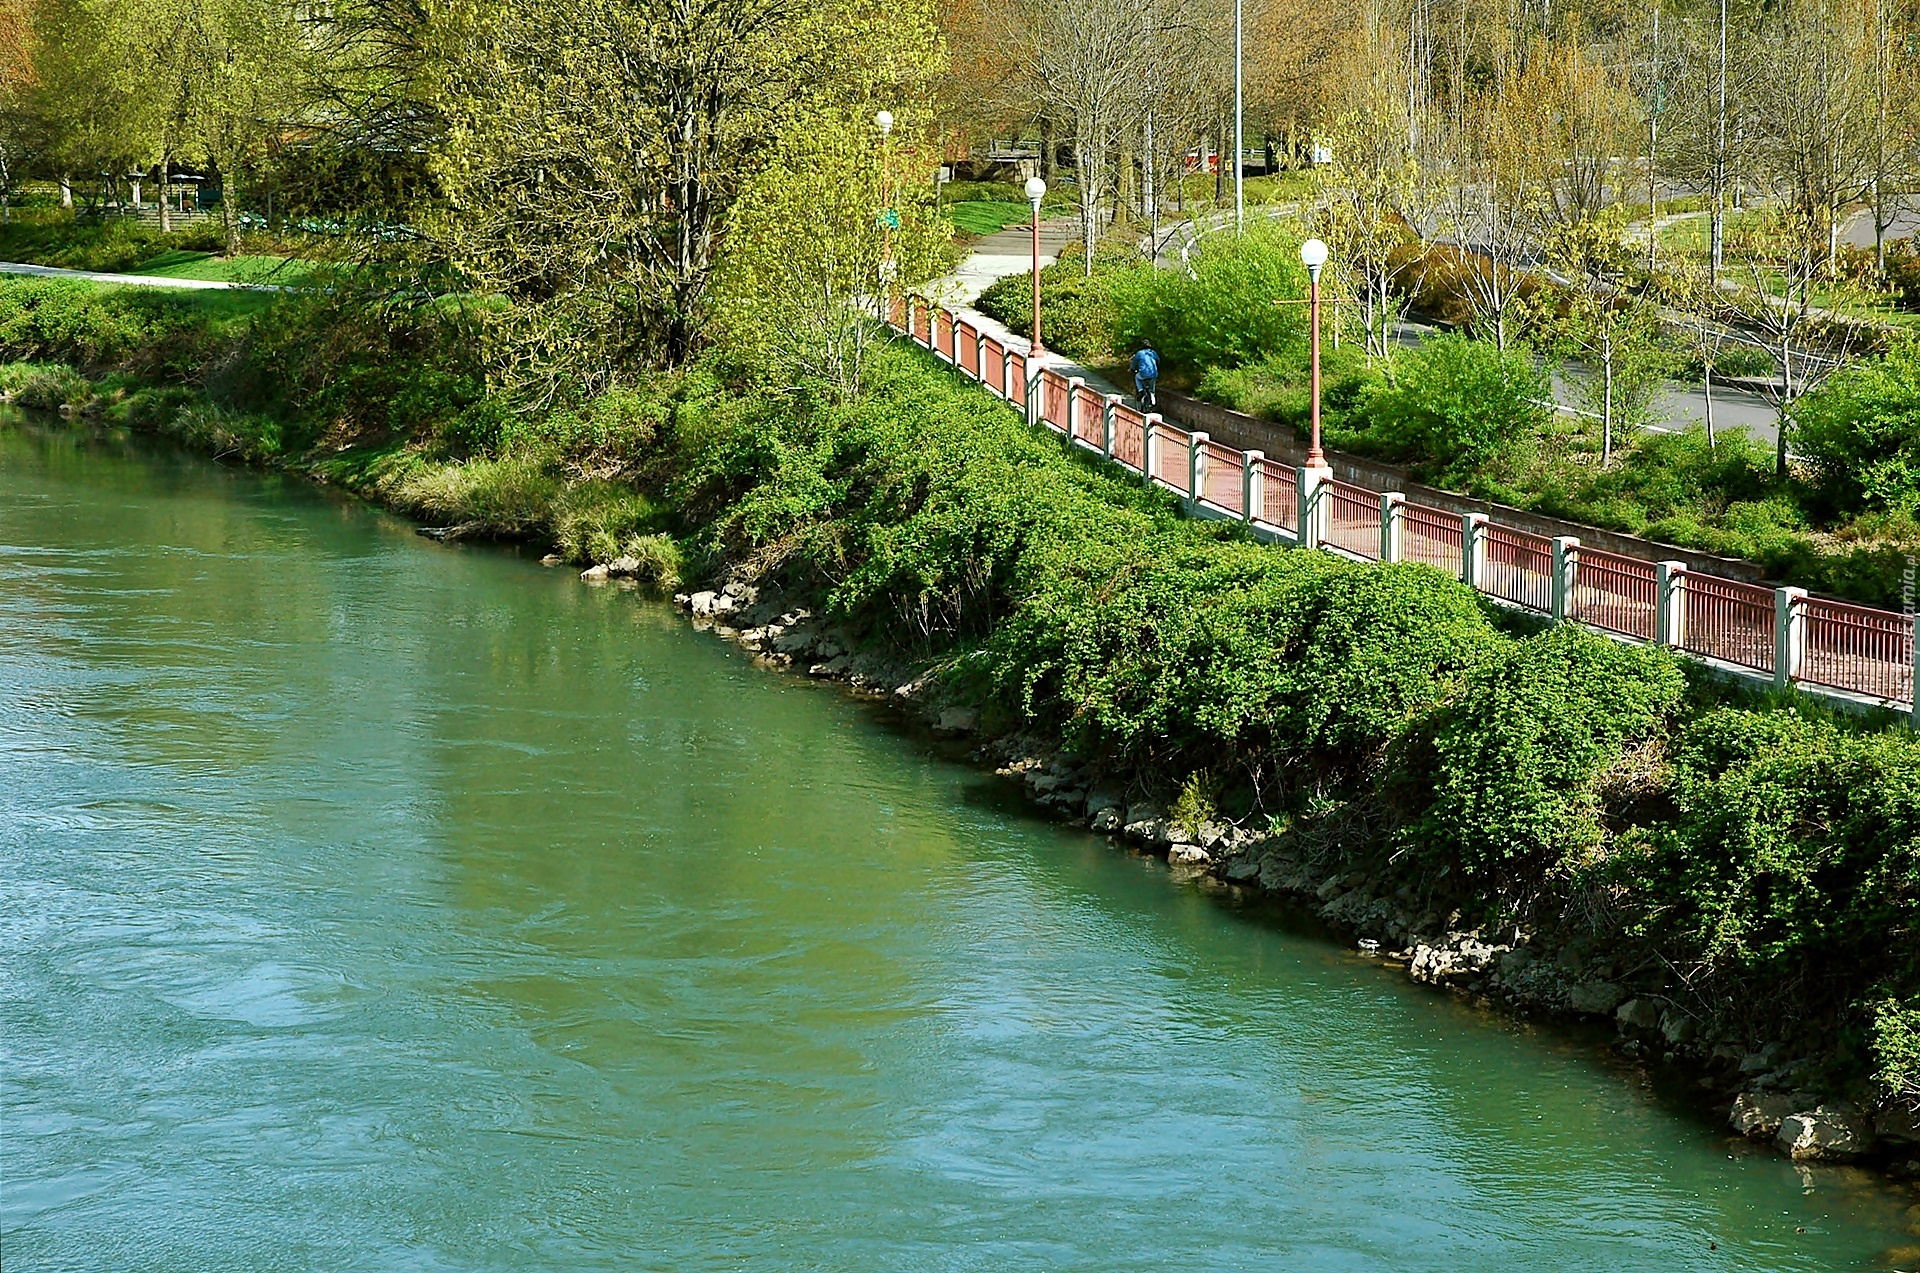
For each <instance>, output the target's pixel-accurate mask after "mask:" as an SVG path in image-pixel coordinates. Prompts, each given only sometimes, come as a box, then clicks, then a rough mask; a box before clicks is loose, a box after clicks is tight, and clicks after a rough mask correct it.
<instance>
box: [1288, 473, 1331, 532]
mask: <svg viewBox="0 0 1920 1273" xmlns="http://www.w3.org/2000/svg"><path fill="white" fill-rule="evenodd" d="M1329 476H1330V472H1329V470H1327V469H1323V468H1318V467H1315V466H1313V465H1307V464H1303V465H1301V466H1300V467H1299V468H1298V469H1296V470H1295V471H1294V490H1295V492H1296V493H1297V499H1298V501H1299V513H1300V524H1299V526H1298V527H1296V534H1297V536H1298V537H1297V539H1296V540H1295V542H1296V543H1298V544H1299V545H1300V547H1302V548H1318V547H1319V546H1320V541H1321V539H1322V538H1323V537H1324V536H1323V535H1322V533H1321V530H1322V527H1323V526H1324V525H1325V523H1326V519H1325V518H1324V517H1322V516H1321V507H1320V505H1321V502H1322V487H1321V483H1322V482H1324V481H1326V479H1327V478H1328V477H1329Z"/></svg>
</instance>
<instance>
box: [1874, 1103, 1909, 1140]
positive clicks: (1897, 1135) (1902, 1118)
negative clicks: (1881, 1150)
mask: <svg viewBox="0 0 1920 1273" xmlns="http://www.w3.org/2000/svg"><path fill="white" fill-rule="evenodd" d="M1873 1134H1874V1135H1876V1136H1878V1137H1879V1138H1880V1139H1882V1140H1886V1141H1892V1142H1893V1143H1894V1144H1896V1145H1920V1109H1915V1108H1914V1107H1913V1106H1911V1105H1889V1106H1887V1107H1886V1108H1885V1109H1883V1110H1881V1111H1880V1112H1879V1113H1878V1114H1876V1115H1875V1116H1874V1119H1873Z"/></svg>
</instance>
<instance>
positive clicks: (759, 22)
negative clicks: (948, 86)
mask: <svg viewBox="0 0 1920 1273" xmlns="http://www.w3.org/2000/svg"><path fill="white" fill-rule="evenodd" d="M430 41H431V44H432V49H433V53H434V56H435V57H436V59H437V61H438V65H439V66H440V67H441V68H442V71H441V74H440V77H439V80H438V82H437V83H436V84H435V86H434V88H433V100H434V102H435V103H436V105H437V106H438V108H439V109H440V110H441V111H442V112H443V113H444V117H445V121H446V129H445V135H444V139H443V141H442V143H441V144H440V146H439V147H438V149H437V153H436V155H435V160H434V169H435V175H436V177H437V179H438V181H439V183H440V186H441V188H442V189H443V190H444V192H445V196H446V204H445V208H444V212H443V214H441V215H439V216H436V217H435V218H433V219H432V220H431V221H430V222H429V228H430V230H431V232H432V233H433V234H434V235H435V237H436V240H437V242H438V244H439V245H440V247H441V248H442V249H443V250H444V251H445V253H446V254H447V256H448V258H449V259H450V260H451V262H452V264H453V265H454V267H455V268H456V269H457V270H458V271H459V272H460V273H461V274H462V275H463V276H464V277H465V278H466V279H467V280H468V282H469V284H470V285H471V286H474V287H477V288H480V289H484V290H487V291H492V292H497V293H500V294H502V295H503V296H505V297H506V298H508V299H509V300H510V301H511V302H512V303H513V309H512V311H511V312H510V313H509V314H508V315H507V316H506V317H505V318H504V319H503V322H502V335H503V336H504V338H505V345H504V353H505V357H504V358H503V359H502V368H503V370H504V371H506V372H507V373H509V376H510V379H511V380H512V381H513V382H515V383H516V384H517V385H518V386H519V387H520V388H521V389H522V390H523V391H526V392H529V393H533V394H536V395H539V394H551V393H553V392H557V391H559V390H560V389H562V388H563V387H564V386H567V385H569V384H571V385H574V386H577V387H581V388H588V389H590V388H593V387H594V386H596V385H599V384H604V383H606V382H607V381H608V380H610V379H611V378H612V377H613V376H614V375H615V373H616V369H617V368H619V367H621V366H623V365H626V364H629V363H634V362H638V363H647V364H678V363H682V362H684V361H685V360H686V359H687V358H688V357H689V356H690V355H691V354H692V353H693V352H694V351H695V348H696V346H697V345H698V343H699V341H700V339H701V337H702V333H703V330H704V328H705V325H706V323H707V321H708V318H709V313H708V311H709V300H710V298H709V289H710V284H711V282H712V278H713V271H714V265H715V260H716V250H717V248H718V246H719V243H720V239H721V236H722V232H723V227H725V225H726V224H727V216H728V214H729V212H730V211H731V209H732V208H733V206H734V204H735V202H736V200H737V199H738V198H739V197H740V195H741V192H742V190H743V189H744V188H745V187H746V185H747V184H748V182H749V181H750V180H751V179H752V177H753V175H754V174H755V173H756V172H757V171H758V170H759V169H760V168H761V167H762V166H764V165H765V164H766V162H767V161H768V158H769V149H770V147H769V143H770V141H771V139H774V138H779V137H783V136H791V134H792V131H793V130H794V129H795V128H797V127H805V126H807V123H808V121H809V120H813V121H817V122H816V125H815V126H838V125H837V124H836V125H825V121H826V120H827V119H828V115H827V114H826V112H829V111H831V110H833V109H834V108H838V107H845V108H849V109H850V110H851V109H852V108H853V107H855V106H859V107H861V108H862V109H863V110H864V113H865V115H866V116H867V117H868V118H871V115H872V109H871V107H870V105H868V104H871V103H884V104H890V105H891V106H892V107H894V108H896V109H898V108H899V107H900V106H901V105H902V104H903V103H908V102H911V101H914V100H918V99H919V98H920V97H922V96H923V95H924V92H925V86H926V85H927V84H928V83H930V81H931V79H932V77H933V75H934V73H935V72H936V70H937V67H938V58H937V52H938V49H937V41H936V38H935V34H934V26H933V20H932V14H931V6H930V5H929V4H927V3H925V2H924V0H911V2H910V3H906V4H883V3H879V2H878V0H829V2H827V3H811V2H809V3H802V2H801V0H684V2H676V3H668V2H667V0H576V2H573V3H567V4H537V5H528V4H518V3H509V2H507V0H453V2H452V3H449V4H448V5H446V6H445V7H444V9H443V10H442V11H441V12H440V14H439V17H438V20H437V21H436V24H435V26H434V28H433V30H432V32H431V33H430ZM858 113H859V112H855V116H856V117H858ZM868 129H871V124H868V125H866V128H865V129H863V130H862V131H863V132H865V131H866V130H868ZM922 162H923V164H924V163H925V162H926V161H925V160H924V159H923V160H922Z"/></svg>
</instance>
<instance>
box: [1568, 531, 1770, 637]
mask: <svg viewBox="0 0 1920 1273" xmlns="http://www.w3.org/2000/svg"><path fill="white" fill-rule="evenodd" d="M1654 577H1655V576H1654V568H1653V563H1652V562H1650V561H1642V560H1640V559H1639V558H1638V557H1622V556H1621V555H1620V554H1618V553H1610V552H1602V551H1600V550H1599V549H1597V548H1581V549H1580V550H1579V565H1578V569H1577V571H1576V572H1575V576H1574V580H1575V582H1574V589H1573V598H1572V603H1571V604H1570V605H1569V606H1568V609H1567V617H1568V618H1570V619H1578V620H1579V621H1580V622H1582V623H1591V624H1592V625H1593V626H1594V627H1596V628H1602V629H1604V630H1606V631H1608V632H1618V633H1619V634H1620V635H1622V636H1630V637H1637V638H1639V639H1640V640H1642V641H1651V640H1653V636H1654V627H1655V617H1654V607H1655V605H1656V604H1657V601H1658V598H1657V597H1656V595H1655V583H1654ZM1767 595H1768V596H1769V598H1771V596H1772V594H1771V593H1769V594H1767Z"/></svg>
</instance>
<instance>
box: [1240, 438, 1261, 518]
mask: <svg viewBox="0 0 1920 1273" xmlns="http://www.w3.org/2000/svg"><path fill="white" fill-rule="evenodd" d="M1266 458H1267V455H1266V452H1264V451H1242V452H1241V453H1240V510H1241V516H1240V520H1241V521H1243V522H1251V521H1253V520H1254V518H1256V517H1258V516H1259V515H1260V514H1261V513H1262V512H1264V511H1265V510H1266V506H1267V475H1266V474H1265V473H1264V472H1262V471H1261V469H1260V461H1262V460H1264V459H1266Z"/></svg>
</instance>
